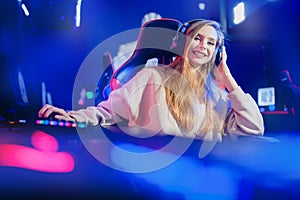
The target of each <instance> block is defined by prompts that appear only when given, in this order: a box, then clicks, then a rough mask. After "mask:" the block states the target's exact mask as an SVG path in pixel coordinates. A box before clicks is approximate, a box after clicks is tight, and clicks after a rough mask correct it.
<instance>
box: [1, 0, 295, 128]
mask: <svg viewBox="0 0 300 200" xmlns="http://www.w3.org/2000/svg"><path fill="white" fill-rule="evenodd" d="M299 5H300V3H299V2H298V1H292V0H251V1H250V0H245V1H240V0H188V1H182V0H148V1H138V0H127V1H123V0H113V1H108V0H89V1H85V0H1V5H0V9H1V11H0V15H1V17H0V20H1V21H0V50H1V69H0V70H1V73H0V76H1V77H0V79H1V80H0V84H1V85H0V95H1V96H0V99H1V101H0V107H1V110H0V115H1V119H2V120H3V119H4V120H6V119H11V118H14V117H15V116H20V115H30V116H35V115H36V111H37V110H38V109H39V108H40V107H41V106H42V104H43V103H44V102H45V94H43V92H42V91H47V93H46V94H47V100H48V101H51V102H52V103H53V104H54V105H56V106H59V107H63V108H66V109H72V90H73V85H74V81H75V78H76V74H77V72H78V69H79V68H80V66H81V64H82V62H83V61H84V59H85V58H86V57H87V55H88V54H89V53H90V52H91V51H92V50H93V49H94V48H95V47H96V46H97V45H98V44H100V43H101V42H103V41H105V40H107V39H108V38H110V37H112V36H115V35H117V34H119V33H122V32H124V31H127V30H130V29H135V28H139V27H141V25H142V23H143V22H144V21H146V20H148V19H153V18H161V17H163V18H174V19H177V20H179V21H181V22H185V21H188V20H191V19H194V18H208V19H214V20H217V21H219V22H220V23H221V24H222V25H223V28H224V30H225V31H226V32H227V33H228V40H227V42H226V46H227V51H228V57H229V58H228V64H229V66H230V69H231V71H232V73H233V75H234V76H235V78H236V79H237V81H238V83H239V84H240V85H241V87H242V88H243V89H244V90H245V91H246V92H249V93H250V94H251V95H252V96H253V98H254V99H255V100H256V101H257V102H258V103H259V98H260V97H259V96H258V90H259V89H260V88H273V93H274V91H275V94H274V98H275V99H274V100H275V101H273V102H272V103H271V105H268V104H261V105H260V107H261V111H262V112H263V113H264V117H265V118H266V123H268V124H267V125H266V126H267V128H268V129H269V130H278V129H282V127H283V126H281V125H280V126H279V125H278V123H277V121H278V120H279V121H280V120H286V121H287V122H288V123H289V124H288V125H285V126H284V127H293V126H294V125H295V126H296V124H295V123H294V121H293V120H294V117H293V116H295V109H297V104H298V101H299V100H295V99H297V97H294V96H297V95H295V94H294V93H297V92H298V90H299V88H297V85H300V77H299V76H300V70H299V69H298V65H299V62H298V58H299V56H300V51H299V47H298V46H299V44H300V39H299V37H298V35H299V33H300V26H299V24H300V16H299V15H300V14H299V11H298V10H299V8H300V6H299ZM136 37H137V35H136ZM135 39H136V38H134V37H132V38H124V39H123V41H125V42H126V43H127V44H128V45H127V47H128V48H132V47H134V44H135V43H134V41H135ZM120 45H122V44H112V45H111V46H110V49H109V53H110V54H111V56H112V58H113V59H114V58H116V56H117V55H118V54H120ZM102 57H103V55H99V61H100V62H99V63H100V64H99V63H95V65H99V66H95V67H99V69H100V68H101V67H103V66H101V62H102ZM116 65H117V64H116ZM283 70H285V71H284V72H286V74H282V71H283ZM288 75H290V77H288ZM282 76H284V77H282ZM287 78H291V80H288V84H286V82H287ZM87 81H88V80H87ZM288 87H293V89H295V90H293V92H292V94H289V92H288V91H287V90H288V89H287V88H288ZM297 89H298V90H297ZM91 92H93V91H91ZM298 93H299V92H298ZM43 95H44V97H43ZM293 95H294V96H293ZM78 96H80V94H78ZM298 96H299V95H298ZM290 102H292V103H290ZM295 102H296V103H295ZM16 113H17V114H16ZM290 119H293V120H290ZM294 129H298V127H293V130H294Z"/></svg>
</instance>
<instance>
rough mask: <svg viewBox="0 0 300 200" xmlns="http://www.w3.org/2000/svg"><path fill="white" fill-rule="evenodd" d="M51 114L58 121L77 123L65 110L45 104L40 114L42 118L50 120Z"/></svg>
mask: <svg viewBox="0 0 300 200" xmlns="http://www.w3.org/2000/svg"><path fill="white" fill-rule="evenodd" d="M51 114H54V118H55V119H58V120H65V121H75V119H74V118H72V117H70V115H69V114H68V113H67V112H66V111H65V110H64V109H61V108H58V107H55V106H52V105H49V104H45V105H44V106H43V107H42V108H41V109H40V110H39V112H38V116H39V117H40V118H48V117H49V116H50V115H51Z"/></svg>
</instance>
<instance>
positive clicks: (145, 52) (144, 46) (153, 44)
mask: <svg viewBox="0 0 300 200" xmlns="http://www.w3.org/2000/svg"><path fill="white" fill-rule="evenodd" d="M181 25H182V24H181V22H179V21H178V20H175V19H169V18H161V19H155V20H151V21H148V22H146V23H144V24H143V26H142V27H141V29H140V32H139V35H138V40H137V44H136V48H135V50H134V51H133V53H132V55H131V57H130V58H129V59H128V60H127V61H125V62H124V63H123V64H122V65H121V66H120V67H119V68H118V69H117V70H116V71H115V72H113V70H112V69H113V65H112V63H111V60H110V61H109V62H110V64H109V65H106V66H109V67H108V68H109V69H106V70H105V71H104V73H103V75H102V76H101V78H100V80H99V82H98V85H97V89H96V95H95V104H96V105H98V104H99V103H100V102H101V101H103V100H106V99H108V96H109V94H110V92H111V91H113V90H115V89H117V88H119V87H121V86H122V85H124V84H125V83H126V82H127V81H128V80H130V79H131V78H132V77H133V76H135V75H136V73H137V72H139V71H140V70H141V69H142V68H144V67H145V64H146V63H147V61H148V60H149V59H152V58H156V59H157V60H158V64H160V65H168V64H170V63H171V62H172V61H173V58H174V57H175V56H176V55H177V54H176V52H174V51H172V50H171V49H170V48H171V46H172V40H173V37H174V35H175V34H176V32H177V30H178V29H179V28H180V27H181ZM108 80H109V81H108ZM108 82H109V84H108Z"/></svg>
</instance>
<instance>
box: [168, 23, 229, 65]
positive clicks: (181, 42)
mask: <svg viewBox="0 0 300 200" xmlns="http://www.w3.org/2000/svg"><path fill="white" fill-rule="evenodd" d="M199 21H205V19H193V20H190V21H187V22H185V23H183V24H182V25H181V26H180V27H179V28H178V30H177V32H176V35H175V36H174V37H173V41H172V45H171V47H170V49H171V50H172V51H174V53H176V54H177V55H179V56H182V55H183V52H184V48H185V42H186V37H187V36H186V35H187V30H188V29H189V28H190V27H191V26H192V25H193V24H194V23H196V22H199ZM223 45H224V40H222V42H221V45H220V46H219V47H218V49H217V54H216V58H215V64H216V66H218V65H219V64H220V63H221V61H222V46H223Z"/></svg>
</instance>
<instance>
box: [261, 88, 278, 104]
mask: <svg viewBox="0 0 300 200" xmlns="http://www.w3.org/2000/svg"><path fill="white" fill-rule="evenodd" d="M257 97H258V106H273V105H275V88H274V87H266V88H259V89H258V94H257Z"/></svg>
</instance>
